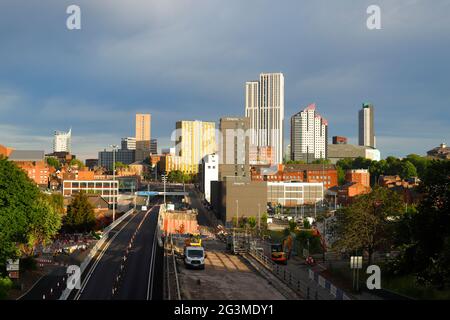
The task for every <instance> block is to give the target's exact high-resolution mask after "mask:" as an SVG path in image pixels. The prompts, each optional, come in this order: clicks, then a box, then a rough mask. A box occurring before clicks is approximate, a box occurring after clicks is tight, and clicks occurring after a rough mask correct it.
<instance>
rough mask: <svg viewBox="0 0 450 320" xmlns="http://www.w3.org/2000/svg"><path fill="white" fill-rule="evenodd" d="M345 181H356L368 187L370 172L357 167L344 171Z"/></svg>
mask: <svg viewBox="0 0 450 320" xmlns="http://www.w3.org/2000/svg"><path fill="white" fill-rule="evenodd" d="M345 181H346V182H356V183H360V184H362V185H364V186H366V187H370V173H369V170H365V169H358V170H347V172H346V173H345Z"/></svg>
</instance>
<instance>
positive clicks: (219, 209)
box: [211, 177, 267, 225]
mask: <svg viewBox="0 0 450 320" xmlns="http://www.w3.org/2000/svg"><path fill="white" fill-rule="evenodd" d="M211 204H212V206H213V208H214V211H215V212H216V213H217V218H218V219H220V220H221V221H223V222H224V223H226V224H227V225H230V223H231V222H232V221H233V218H237V217H239V219H241V218H243V217H247V218H248V217H255V218H258V216H260V217H261V216H262V215H263V214H264V213H265V212H266V206H267V182H265V181H263V182H260V181H250V180H249V179H247V178H241V177H224V178H223V181H213V182H211Z"/></svg>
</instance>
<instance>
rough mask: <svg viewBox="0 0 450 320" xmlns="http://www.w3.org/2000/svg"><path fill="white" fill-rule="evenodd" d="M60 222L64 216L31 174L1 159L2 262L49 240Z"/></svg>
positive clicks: (0, 247)
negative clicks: (36, 183)
mask: <svg viewBox="0 0 450 320" xmlns="http://www.w3.org/2000/svg"><path fill="white" fill-rule="evenodd" d="M60 223H61V217H60V215H59V214H57V213H56V211H55V210H53V208H52V206H51V205H50V204H49V203H48V202H47V199H46V198H45V197H44V196H43V195H42V194H41V192H40V191H39V189H38V187H37V186H36V185H35V183H34V182H33V181H31V180H30V179H29V178H28V176H27V174H26V173H25V172H24V171H23V170H21V169H20V168H18V167H17V166H16V165H15V164H14V163H12V162H10V161H7V160H6V159H5V158H0V264H2V263H4V262H5V260H6V259H8V258H17V257H19V256H20V255H21V253H22V254H28V253H30V252H32V249H33V248H34V246H35V245H37V244H39V243H45V242H47V241H48V240H49V239H51V238H52V237H53V236H54V235H55V234H56V233H57V232H58V230H59V227H60Z"/></svg>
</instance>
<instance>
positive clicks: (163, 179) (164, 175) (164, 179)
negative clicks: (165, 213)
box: [161, 173, 167, 209]
mask: <svg viewBox="0 0 450 320" xmlns="http://www.w3.org/2000/svg"><path fill="white" fill-rule="evenodd" d="M161 178H162V181H163V183H164V209H165V208H166V181H167V175H166V174H165V173H164V174H162V175H161Z"/></svg>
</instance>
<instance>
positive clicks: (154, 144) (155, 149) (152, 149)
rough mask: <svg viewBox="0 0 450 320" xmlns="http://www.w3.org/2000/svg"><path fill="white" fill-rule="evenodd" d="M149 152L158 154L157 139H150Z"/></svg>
mask: <svg viewBox="0 0 450 320" xmlns="http://www.w3.org/2000/svg"><path fill="white" fill-rule="evenodd" d="M150 154H158V140H156V139H151V140H150Z"/></svg>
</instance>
